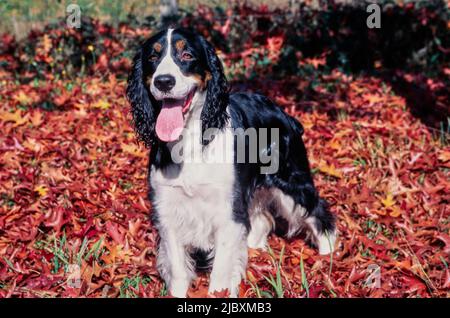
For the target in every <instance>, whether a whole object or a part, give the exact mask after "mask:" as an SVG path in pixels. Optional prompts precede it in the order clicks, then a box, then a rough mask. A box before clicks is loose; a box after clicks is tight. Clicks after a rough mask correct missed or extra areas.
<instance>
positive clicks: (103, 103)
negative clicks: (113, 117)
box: [92, 99, 111, 110]
mask: <svg viewBox="0 0 450 318" xmlns="http://www.w3.org/2000/svg"><path fill="white" fill-rule="evenodd" d="M92 107H94V108H99V109H103V110H104V109H108V108H110V107H111V104H110V103H109V102H108V101H107V100H104V99H100V100H98V101H96V102H95V103H93V104H92Z"/></svg>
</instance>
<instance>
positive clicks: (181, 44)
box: [175, 40, 186, 51]
mask: <svg viewBox="0 0 450 318" xmlns="http://www.w3.org/2000/svg"><path fill="white" fill-rule="evenodd" d="M185 45H186V42H185V41H184V40H178V41H177V42H176V43H175V47H176V48H177V50H178V51H181V50H182V49H184V47H185Z"/></svg>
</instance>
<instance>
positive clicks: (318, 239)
mask: <svg viewBox="0 0 450 318" xmlns="http://www.w3.org/2000/svg"><path fill="white" fill-rule="evenodd" d="M306 224H308V226H309V228H310V230H311V231H312V233H313V235H314V240H315V243H316V244H317V247H318V249H319V254H320V255H327V254H330V253H332V252H333V251H334V249H335V247H334V245H335V242H336V231H333V232H331V233H319V232H318V231H317V227H316V225H315V218H313V217H309V218H307V219H306Z"/></svg>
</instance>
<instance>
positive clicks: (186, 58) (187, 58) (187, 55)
mask: <svg viewBox="0 0 450 318" xmlns="http://www.w3.org/2000/svg"><path fill="white" fill-rule="evenodd" d="M181 59H182V60H184V61H190V60H193V59H194V56H192V54H191V53H189V52H183V54H181Z"/></svg>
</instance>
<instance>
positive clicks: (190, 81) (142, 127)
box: [127, 29, 228, 146]
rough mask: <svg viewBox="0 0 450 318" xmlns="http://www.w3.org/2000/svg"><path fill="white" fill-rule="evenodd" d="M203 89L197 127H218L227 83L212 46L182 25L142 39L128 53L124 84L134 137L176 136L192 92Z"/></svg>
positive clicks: (224, 118) (150, 140) (163, 138)
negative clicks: (132, 53)
mask: <svg viewBox="0 0 450 318" xmlns="http://www.w3.org/2000/svg"><path fill="white" fill-rule="evenodd" d="M205 93H206V98H205V102H204V104H203V109H202V110H201V117H200V118H201V120H202V131H203V132H204V131H205V130H206V129H207V128H219V129H222V128H223V127H224V125H225V123H226V121H227V119H228V115H227V112H226V107H227V105H228V84H227V80H226V78H225V75H224V73H223V67H222V63H221V62H220V60H219V58H218V57H217V55H216V53H215V51H214V48H213V47H212V45H211V44H210V43H208V42H207V41H206V40H205V39H204V38H203V37H202V36H200V35H198V34H195V33H192V32H190V31H188V30H186V29H168V30H164V31H161V32H159V33H157V34H156V35H154V36H153V37H151V38H150V39H148V40H147V41H146V42H145V43H144V44H143V45H142V46H141V47H140V48H139V49H138V52H137V54H136V56H135V58H134V63H133V67H132V70H131V73H130V76H129V78H128V87H127V97H128V100H129V101H130V103H131V107H132V109H131V110H132V115H133V121H134V125H135V130H136V132H137V135H138V137H139V139H140V140H142V141H143V142H144V143H145V145H146V146H150V145H151V144H153V142H155V141H156V137H157V138H158V139H159V140H161V141H162V142H172V141H176V140H177V139H178V138H179V137H180V135H181V132H182V129H183V128H184V125H185V115H186V113H187V112H188V111H189V109H190V107H191V104H192V101H193V100H194V99H195V96H196V95H197V94H198V95H200V94H205ZM203 143H204V144H206V143H207V141H206V140H204V141H203Z"/></svg>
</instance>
